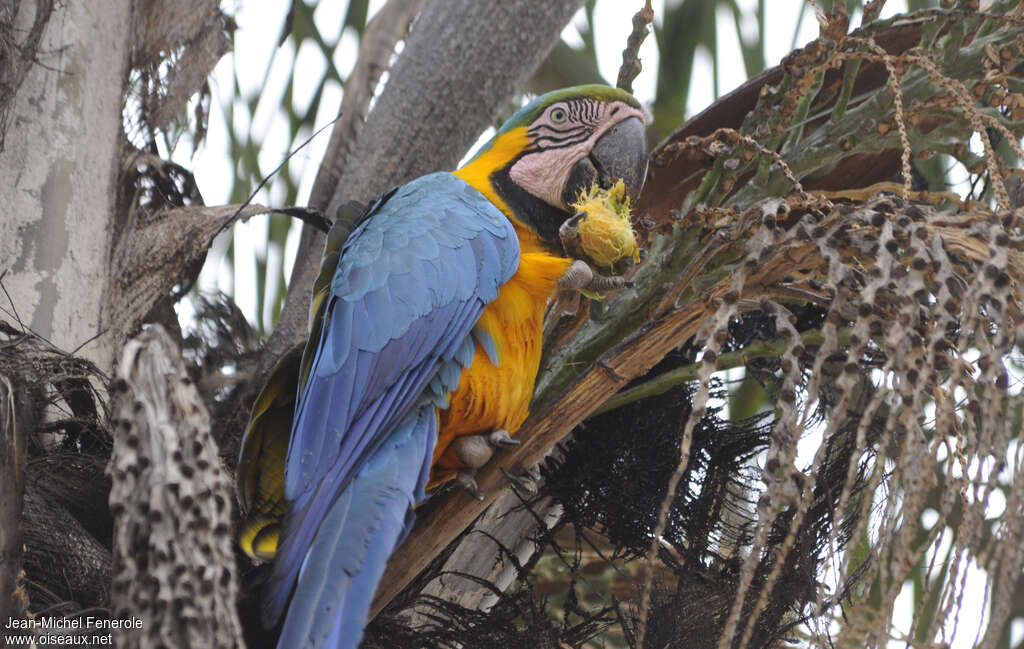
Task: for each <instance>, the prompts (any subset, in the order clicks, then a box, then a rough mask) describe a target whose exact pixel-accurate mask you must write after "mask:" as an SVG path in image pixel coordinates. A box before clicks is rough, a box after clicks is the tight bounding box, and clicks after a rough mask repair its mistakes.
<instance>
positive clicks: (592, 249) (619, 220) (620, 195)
mask: <svg viewBox="0 0 1024 649" xmlns="http://www.w3.org/2000/svg"><path fill="white" fill-rule="evenodd" d="M573 207H574V208H575V209H576V211H577V212H584V213H585V215H584V216H583V217H582V218H581V219H580V221H579V237H580V244H581V246H582V247H583V251H584V252H585V253H587V256H588V257H590V260H591V261H592V262H594V263H595V264H596V265H598V266H601V267H604V268H611V267H612V266H614V265H615V263H616V262H618V261H619V260H621V259H624V258H625V257H632V258H633V261H639V260H640V251H639V249H637V247H636V234H635V233H634V232H633V223H632V222H631V221H630V218H629V196H627V195H626V185H625V183H623V182H622V181H621V180H620V181H618V182H617V183H615V185H613V186H612V188H611V189H601V188H600V187H599V186H598V185H597V184H596V183H595V184H594V185H593V186H592V187H591V188H590V189H589V190H588V191H585V192H581V193H580V198H579V200H578V201H577V202H575V203H573Z"/></svg>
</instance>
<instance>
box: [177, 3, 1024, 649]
mask: <svg viewBox="0 0 1024 649" xmlns="http://www.w3.org/2000/svg"><path fill="white" fill-rule="evenodd" d="M667 1H668V2H673V0H667ZM676 1H677V0H676ZM665 2H666V0H654V2H653V6H654V9H655V22H656V23H659V22H660V17H661V14H662V10H663V8H664V5H665ZM236 4H237V6H236V7H235V11H234V15H235V20H236V22H237V23H238V31H237V32H236V33H235V43H236V49H235V54H234V55H235V57H237V59H238V60H239V61H242V62H244V64H240V65H239V68H238V76H239V79H238V82H239V86H240V88H241V89H242V91H243V93H245V94H246V95H247V96H255V95H256V94H257V93H259V92H262V93H263V97H264V99H266V101H262V102H260V103H259V104H258V107H257V109H256V111H255V114H254V115H252V116H249V115H248V111H247V109H245V107H244V105H242V104H239V105H237V106H236V119H237V120H238V121H237V123H236V124H235V129H236V132H238V133H245V132H247V131H249V130H250V129H251V130H252V132H255V133H259V134H262V136H263V144H262V147H261V151H260V155H259V161H260V168H261V171H262V173H263V174H264V175H266V174H268V173H269V172H270V171H272V170H273V169H274V168H275V167H277V165H279V164H280V163H281V161H282V160H283V159H284V158H285V157H286V156H287V155H288V153H289V150H288V147H289V145H290V141H289V138H288V130H287V122H286V120H285V118H284V117H283V116H281V115H279V114H277V113H276V112H275V111H274V109H275V107H276V106H277V105H278V104H279V100H280V97H281V95H282V93H283V91H284V85H285V82H286V79H287V75H288V73H289V71H290V68H291V61H292V59H293V58H295V57H296V53H295V52H294V51H292V49H293V48H292V44H291V42H290V41H289V42H286V43H285V45H284V46H282V47H281V48H279V49H274V48H273V44H275V43H277V41H278V37H279V35H280V30H281V24H282V21H283V17H284V15H285V13H286V11H287V9H288V5H289V0H258V1H256V0H250V1H249V2H245V1H242V0H237V3H236ZM383 4H384V0H371V3H370V13H371V15H372V14H373V13H375V12H376V11H377V10H378V9H379V8H380V7H381V6H382V5H383ZM739 4H740V6H741V7H742V8H743V9H744V10H748V11H752V10H753V8H754V7H755V6H756V4H757V0H739ZM768 4H769V6H770V7H771V11H770V12H769V15H768V17H767V21H766V22H767V24H766V32H767V34H766V38H765V54H766V62H767V65H768V66H769V67H770V66H774V65H776V64H778V62H779V61H780V60H781V58H782V57H783V56H784V55H786V54H788V53H789V51H790V49H791V44H792V43H793V32H794V29H795V27H796V25H797V16H798V15H799V10H800V1H799V0H771V2H769V3H768ZM346 5H347V3H346V2H344V1H342V0H336V1H331V0H324V1H323V2H321V4H320V6H319V7H318V9H317V10H316V13H315V21H316V23H317V27H318V28H319V29H320V31H321V32H322V33H323V34H324V37H325V38H326V39H327V40H328V41H329V42H330V41H331V40H332V39H337V38H338V37H339V33H338V32H339V31H340V26H341V23H342V20H343V18H344V12H345V9H346ZM641 5H642V2H641V1H640V0H635V1H625V0H599V2H598V3H597V8H596V12H595V17H594V22H595V24H594V30H595V38H596V41H597V43H598V44H599V48H598V67H599V69H600V71H601V73H602V75H603V76H604V77H605V79H607V80H610V81H614V79H615V77H616V75H617V72H618V67H619V63H620V62H621V51H622V48H623V47H624V44H625V42H626V37H627V35H628V34H629V32H630V31H631V28H632V25H631V19H632V16H633V14H634V13H635V12H636V11H637V10H638V9H639V8H640V6H641ZM719 11H720V12H721V15H720V16H719V20H718V25H719V31H718V34H717V40H718V51H717V52H715V53H711V52H707V51H700V52H699V53H698V56H697V59H696V61H695V64H694V70H693V80H692V83H691V90H690V96H689V102H688V105H687V117H689V116H692V115H693V114H696V113H697V112H699V111H700V110H702V109H703V108H704V107H706V106H707V105H709V104H710V103H711V102H712V101H714V99H715V97H714V96H713V83H712V65H711V60H712V59H711V57H712V56H713V55H714V56H716V57H717V58H718V61H719V65H718V75H719V78H718V87H719V89H720V92H721V93H723V94H724V93H727V92H729V91H730V90H732V89H733V88H735V87H737V86H739V85H740V84H742V83H743V82H744V81H745V80H746V74H745V71H744V67H743V61H742V57H741V55H740V49H739V43H738V40H737V37H736V34H735V31H734V30H733V28H732V27H731V24H732V17H731V15H730V14H729V13H728V11H727V10H726V9H724V8H720V9H719ZM903 11H906V2H905V0H890V1H889V2H887V3H886V5H885V10H884V12H883V14H882V15H883V17H888V16H891V15H894V14H896V13H900V12H903ZM583 21H584V18H583V14H582V11H581V13H580V14H579V15H577V17H576V19H574V21H573V22H574V23H582V22H583ZM859 21H860V18H859V16H855V17H854V18H853V21H852V24H855V25H856V24H859ZM744 29H749V30H751V31H753V30H754V29H756V25H754V24H751V25H746V26H744ZM817 31H818V26H817V22H816V21H815V19H814V15H813V12H811V11H809V10H808V11H807V13H806V14H805V16H804V20H803V22H802V24H801V28H800V31H799V33H798V34H797V37H796V43H797V46H802V45H804V44H806V43H807V42H809V41H810V40H812V39H813V38H815V37H816V36H817ZM563 36H564V38H565V39H566V41H567V42H569V43H570V44H575V43H579V42H580V37H579V33H578V31H577V30H576V28H575V27H574V25H573V24H570V25H569V26H568V27H567V28H566V30H565V32H564V33H563ZM340 38H341V46H340V47H339V49H338V54H337V55H336V57H335V61H334V63H335V65H336V66H337V67H338V69H339V70H341V71H342V73H343V74H344V73H347V71H348V70H350V69H351V67H352V65H353V64H354V61H355V56H356V51H357V47H358V41H357V38H356V36H355V34H354V33H352V32H351V30H349V32H346V33H345V34H340ZM640 56H641V59H642V61H643V63H644V64H645V66H644V70H643V72H641V73H640V76H639V77H638V78H637V80H636V82H635V83H634V90H635V94H636V96H637V98H638V99H640V101H641V102H644V103H645V104H649V103H650V102H651V101H652V100H653V99H654V93H655V74H654V73H655V70H656V69H657V61H658V52H657V46H656V44H655V40H654V38H653V36H651V37H648V39H647V40H646V41H645V43H644V45H643V47H642V48H641V50H640ZM272 57H273V60H274V65H273V67H272V68H271V72H270V74H269V75H267V77H266V78H264V73H265V70H266V69H267V64H268V62H269V61H270V60H271V58H272ZM297 60H298V69H300V70H302V71H304V72H305V74H299V75H298V76H297V78H296V81H295V89H294V94H293V102H294V105H295V106H296V107H297V108H299V109H305V108H306V106H307V105H308V103H309V101H310V99H311V97H312V94H313V92H314V90H315V84H316V83H317V80H318V79H319V78H320V76H321V75H322V73H323V70H324V67H325V64H324V62H323V61H322V59H321V56H320V53H319V51H316V50H314V49H312V48H311V49H309V50H302V51H299V52H298V53H297ZM233 83H234V82H233V79H232V61H231V59H230V58H225V59H224V60H223V61H221V63H220V64H219V65H218V66H217V68H216V70H215V72H214V75H213V80H212V83H211V87H212V88H213V93H214V101H213V111H212V115H211V118H210V125H209V132H208V135H207V139H206V142H205V143H204V144H203V146H202V147H201V148H200V150H199V151H198V152H197V153H196V154H195V157H194V158H193V159H191V160H187V159H186V160H180V162H182V164H184V165H185V166H186V167H189V166H191V168H193V169H194V171H195V178H196V182H197V183H198V185H199V188H200V191H201V192H202V194H203V197H204V198H205V200H206V202H207V204H210V205H217V204H222V203H225V202H226V201H227V200H228V195H227V192H228V188H229V187H230V184H231V178H232V169H231V161H230V160H229V158H228V155H227V151H228V139H227V124H226V123H225V114H224V111H223V109H222V108H223V106H224V105H226V104H227V102H229V101H231V99H232V96H233ZM341 97H342V89H341V88H340V87H339V86H337V85H336V84H332V85H330V86H329V87H328V88H327V89H326V91H325V93H324V95H323V98H322V101H321V104H320V106H319V108H318V110H317V118H316V124H317V127H318V128H319V127H320V126H322V125H325V124H327V123H329V122H330V121H331V120H332V119H333V118H334V117H335V116H336V115H337V112H338V109H339V107H340V105H341ZM329 138H330V129H329V128H328V129H326V130H324V132H323V133H321V134H320V135H319V136H318V137H317V138H315V139H314V140H313V142H312V143H311V144H310V145H308V146H307V147H306V148H305V149H303V150H302V151H301V152H299V153H298V154H297V155H296V156H294V157H293V158H292V160H291V161H290V162H289V165H290V166H291V170H292V172H293V175H295V176H296V177H301V178H302V181H301V184H300V195H299V201H298V203H299V204H300V205H305V204H306V201H307V199H308V196H309V192H310V189H311V187H312V183H313V178H314V175H315V172H316V169H317V167H318V165H319V163H320V161H321V159H322V158H323V155H324V151H325V149H326V146H327V142H328V140H329ZM266 194H267V192H263V194H262V195H260V196H257V198H256V201H257V202H262V203H265V204H270V205H278V206H280V205H281V204H282V202H283V196H278V195H274V194H273V193H271V194H270V195H269V196H268V195H266ZM266 231H267V219H266V217H256V218H253V219H252V220H250V221H249V222H247V223H245V224H239V225H237V226H236V227H235V228H234V230H233V233H227V234H226V235H222V238H221V239H219V240H218V241H217V243H216V244H215V246H214V249H213V250H211V253H210V255H209V261H208V262H207V265H206V267H205V268H204V271H203V273H202V274H201V276H200V289H201V290H203V291H213V290H218V289H219V290H223V291H225V292H227V293H231V294H233V295H234V296H235V301H236V302H237V304H238V305H239V307H240V308H241V309H242V311H243V313H245V314H246V316H247V317H248V318H249V319H250V320H255V318H256V317H257V314H256V313H255V295H254V292H253V290H252V289H250V288H248V287H251V286H254V285H255V277H256V261H255V256H254V254H255V255H260V256H264V255H265V256H267V257H268V261H269V262H270V263H271V264H273V263H274V262H275V261H276V260H278V259H279V258H280V255H282V254H283V255H284V256H285V258H286V262H287V269H288V272H290V268H291V263H292V262H293V261H294V255H295V249H296V248H297V244H298V241H297V239H298V236H297V235H298V228H293V234H292V236H291V237H290V238H289V243H288V246H287V249H286V250H285V251H280V250H267V249H266V243H265V242H266ZM228 237H233V241H234V244H235V248H236V255H235V264H234V269H233V270H234V273H233V281H232V273H229V272H222V271H225V270H228V269H227V267H226V265H225V264H226V262H225V261H224V253H225V252H226V250H227V247H228V244H229V239H228ZM253 253H254V254H253ZM286 275H287V272H286ZM190 311H191V309H190V307H189V306H188V305H187V304H183V306H182V308H181V309H180V310H179V314H180V315H181V317H182V318H183V319H184V320H190V318H191V313H190ZM260 316H261V317H263V318H264V321H265V322H266V321H269V313H264V314H260ZM807 442H808V443H806V444H801V447H802V448H807V449H809V452H810V453H811V454H813V452H814V450H816V448H817V446H818V443H817V442H816V441H815V440H810V439H808V440H807ZM806 454H807V453H804V455H806ZM806 459H808V460H809V457H808V458H806ZM972 571H973V572H974V574H973V575H971V576H970V577H969V579H970V581H971V582H972V583H974V584H975V587H974V588H972V589H971V590H973V591H974V592H976V593H978V601H979V602H980V601H981V599H980V597H981V594H982V593H983V590H982V589H983V585H984V582H985V580H984V577H983V574H981V573H980V571H979V570H978V569H977V568H973V569H972ZM913 604H914V603H913V601H912V592H911V590H910V589H909V588H905V589H904V592H903V593H902V594H901V595H900V597H899V599H898V600H897V607H896V620H895V621H894V624H895V626H896V627H897V628H898V629H901V630H905V628H906V626H907V624H906V621H907V620H909V619H910V617H911V615H912V611H913ZM981 622H982V611H981V607H980V606H979V607H977V609H976V610H974V609H972V608H971V606H970V605H966V606H965V607H964V609H963V610H962V611H961V613H960V616H959V630H960V632H959V633H957V635H956V637H955V638H954V642H953V649H966V647H970V646H972V645H973V639H974V638H973V635H974V634H973V631H974V630H975V629H977V628H978V627H979V625H980V623H981ZM1013 636H1014V638H1013V642H1012V644H1013V645H1015V644H1016V643H1017V642H1019V641H1020V639H1021V637H1024V622H1021V621H1018V622H1017V623H1015V624H1014V632H1013ZM890 646H891V647H893V648H895V647H897V646H905V645H903V644H902V643H896V642H895V641H894V642H893V643H891V644H890Z"/></svg>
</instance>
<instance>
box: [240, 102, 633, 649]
mask: <svg viewBox="0 0 1024 649" xmlns="http://www.w3.org/2000/svg"><path fill="white" fill-rule="evenodd" d="M646 169H647V141H646V136H645V127H644V114H643V111H642V110H641V108H640V105H639V104H638V103H637V101H636V100H635V99H634V98H633V97H632V96H631V95H629V94H628V93H626V92H624V91H621V90H617V89H614V88H610V87H607V86H598V85H590V86H578V87H574V88H567V89H564V90H559V91H555V92H552V93H549V94H546V95H543V96H541V97H538V98H537V99H535V100H534V101H532V102H531V103H529V104H528V105H527V106H525V107H523V108H522V109H521V110H519V111H518V112H517V113H516V114H515V115H513V116H512V118H511V119H509V120H508V122H506V123H505V124H504V125H503V126H502V127H501V129H500V130H499V131H498V132H497V133H496V135H495V136H494V138H493V139H492V140H491V141H490V142H489V143H488V144H486V145H485V146H484V147H483V148H482V149H481V150H480V151H479V152H478V153H477V154H476V156H475V157H474V158H473V159H472V160H470V161H469V162H468V163H467V164H466V165H465V166H463V167H462V168H460V169H459V170H457V171H455V172H453V173H434V174H430V175H427V176H423V177H421V178H419V179H417V180H414V181H412V182H410V183H408V184H406V185H403V186H401V187H399V188H397V189H393V190H391V191H390V192H388V193H386V194H385V195H384V196H382V197H381V198H380V199H378V200H377V202H376V203H374V204H373V205H372V206H371V207H370V208H369V209H368V210H367V211H366V213H365V214H364V219H363V221H362V223H361V224H360V225H359V226H358V227H357V228H356V229H355V230H354V231H353V232H352V234H351V235H350V236H349V237H348V238H347V240H345V241H344V245H343V246H342V245H341V243H340V242H341V239H342V236H341V235H340V234H337V233H332V235H330V236H329V237H328V243H327V249H326V252H325V255H324V259H323V261H322V264H321V271H320V276H319V278H318V279H317V282H316V284H315V286H314V298H313V304H312V307H311V335H310V338H309V341H308V343H307V345H306V348H305V350H304V351H303V352H302V353H301V354H300V353H299V352H298V351H293V352H291V353H290V354H289V355H286V356H285V357H284V358H283V359H282V361H281V362H280V364H279V366H278V368H277V369H276V370H275V371H274V373H273V375H272V378H271V380H270V381H268V384H267V386H266V387H265V388H264V390H263V392H262V393H261V394H260V396H259V397H258V398H257V401H256V404H255V406H254V408H253V414H252V417H251V419H250V424H249V427H248V429H247V431H246V436H245V438H244V440H243V447H242V452H241V457H240V461H239V467H238V483H239V498H240V502H241V505H242V511H243V515H244V516H245V519H246V522H245V523H244V524H243V527H242V531H241V534H240V543H241V545H242V547H243V549H244V550H245V551H246V552H247V553H248V554H249V555H250V556H252V557H253V558H257V559H263V560H267V559H270V558H272V559H273V562H274V564H273V570H272V573H271V576H270V578H269V580H268V582H267V583H266V585H265V590H264V599H263V604H264V605H263V618H264V622H265V624H267V625H269V626H273V625H274V624H277V623H278V622H279V621H280V620H281V618H282V616H283V624H282V627H281V636H280V639H279V641H278V647H281V648H282V649H293V648H299V647H317V648H318V647H332V648H333V647H337V648H344V649H354V648H355V647H357V645H358V644H359V641H360V639H361V637H362V630H363V626H364V624H365V622H366V618H367V614H368V611H369V608H370V604H371V600H372V598H373V595H374V591H375V589H376V587H377V582H378V581H379V580H380V578H381V575H382V574H383V572H384V567H385V563H386V562H387V559H388V557H389V556H390V555H391V553H392V551H393V550H394V548H395V547H396V545H397V544H398V543H399V541H400V539H401V538H402V537H403V535H404V533H405V532H406V531H407V530H408V529H409V527H410V526H411V524H412V521H413V507H414V506H415V505H416V503H417V502H419V501H420V500H422V499H423V498H424V497H425V490H426V489H428V488H432V487H433V486H436V485H437V484H439V483H440V482H443V481H445V480H448V479H451V478H459V479H460V481H461V482H462V483H463V484H464V485H465V486H466V487H467V488H468V489H470V491H471V492H472V491H473V490H474V489H475V482H474V481H473V471H474V470H475V469H476V468H477V467H479V466H482V465H483V464H484V463H485V462H486V461H487V460H489V458H490V456H491V455H492V453H493V449H494V448H496V447H500V446H502V445H506V444H514V443H516V442H514V441H513V440H512V438H511V437H510V433H515V432H516V431H517V430H518V429H519V427H520V425H522V423H523V420H525V419H526V416H527V409H528V406H529V403H530V399H531V397H532V395H533V388H534V381H535V379H536V375H537V369H538V366H539V364H540V355H541V330H542V321H543V317H544V310H545V306H546V304H547V301H548V298H549V297H550V296H551V295H552V293H553V292H554V291H555V289H556V286H558V283H559V280H560V278H563V276H565V275H566V271H567V269H569V267H570V264H572V263H573V260H571V259H568V258H566V257H565V256H564V253H563V252H562V250H561V248H560V242H559V228H560V227H561V226H562V224H563V223H564V222H565V221H566V220H567V219H569V218H570V217H571V216H572V208H571V207H570V205H571V204H572V203H573V202H574V201H576V200H577V198H578V197H579V195H580V193H581V192H582V191H583V190H585V189H588V188H590V187H591V186H592V185H593V184H595V183H597V184H600V185H601V186H603V187H605V188H608V187H610V186H611V185H612V184H613V183H614V182H615V181H616V180H618V179H622V180H624V181H625V184H626V186H627V189H628V191H629V192H630V193H631V195H632V196H634V197H635V196H636V194H637V193H638V192H639V190H640V187H641V186H642V184H643V181H644V178H645V175H646ZM574 287H577V288H582V286H579V285H575V286H574ZM296 386H300V389H298V390H296ZM293 410H294V414H293ZM289 422H290V425H289ZM289 433H290V434H289Z"/></svg>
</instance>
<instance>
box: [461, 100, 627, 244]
mask: <svg viewBox="0 0 1024 649" xmlns="http://www.w3.org/2000/svg"><path fill="white" fill-rule="evenodd" d="M456 175H458V176H459V177H460V178H462V179H463V180H465V181H466V182H468V183H469V184H471V185H473V186H474V187H476V189H478V190H479V191H481V192H482V193H483V194H484V195H485V196H487V197H488V198H489V199H490V200H491V201H492V202H493V203H494V204H495V205H497V206H498V207H499V208H501V210H502V211H503V212H505V214H506V215H507V216H508V217H509V218H510V219H511V220H512V223H513V225H515V227H516V230H517V231H518V232H519V234H520V240H521V241H520V242H521V245H524V246H525V247H526V248H531V247H538V248H547V249H552V250H554V249H558V248H559V238H558V229H559V227H560V226H561V225H562V223H563V222H565V220H566V219H569V218H571V217H572V215H573V208H572V207H571V205H572V203H574V202H576V201H577V200H578V198H579V195H580V193H581V192H582V191H584V190H587V189H589V188H590V187H591V186H592V185H593V184H594V183H595V182H597V183H598V184H599V185H600V186H601V187H604V188H606V189H608V188H610V187H611V186H612V185H613V184H615V182H616V181H617V180H619V179H622V180H623V181H624V182H625V185H626V190H627V192H628V193H629V195H630V197H631V198H633V199H635V198H636V197H637V195H638V194H639V193H640V189H641V188H642V187H643V184H644V179H645V178H646V175H647V135H646V130H645V118H644V113H643V110H642V109H641V108H640V104H639V102H637V100H636V99H635V98H634V97H633V96H632V95H630V94H629V93H627V92H625V91H623V90H619V89H617V88H611V87H609V86H603V85H587V86H575V87H572V88H564V89H562V90H555V91H554V92H549V93H548V94H546V95H542V96H540V97H537V98H536V99H534V100H533V101H531V102H530V103H529V104H527V105H526V106H524V107H523V108H521V109H519V111H517V112H516V114H515V115H513V116H512V117H511V118H510V119H509V120H508V121H507V122H505V124H503V125H502V127H501V128H500V129H499V130H498V132H497V133H496V134H495V135H494V137H493V138H492V139H491V141H490V142H488V143H487V144H486V145H484V146H483V147H482V148H481V149H480V151H479V152H478V153H477V154H476V155H475V156H474V157H473V159H472V160H470V161H469V162H468V163H467V164H466V165H465V166H463V167H462V168H461V169H459V170H458V171H457V172H456Z"/></svg>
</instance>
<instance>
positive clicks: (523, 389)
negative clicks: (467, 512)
mask: <svg viewBox="0 0 1024 649" xmlns="http://www.w3.org/2000/svg"><path fill="white" fill-rule="evenodd" d="M571 261H572V260H570V259H566V258H564V257H558V256H556V255H552V254H550V253H547V252H526V253H523V254H522V255H521V257H520V260H519V269H518V271H516V274H515V275H513V276H512V279H510V280H509V281H508V282H507V283H506V284H505V285H504V286H502V287H501V290H500V291H499V292H498V298H497V299H496V300H494V301H493V302H491V303H490V304H488V305H487V307H486V308H485V309H484V312H483V314H482V315H481V316H480V320H479V321H478V322H477V326H479V327H482V328H483V329H484V330H485V331H487V333H488V334H490V336H491V337H492V338H493V339H494V343H495V345H496V346H497V348H498V353H499V354H500V356H501V363H500V365H497V366H496V365H494V364H493V363H491V359H490V358H489V357H488V356H487V353H486V352H485V351H484V350H483V348H482V347H480V346H479V345H477V348H476V351H475V354H474V356H473V365H472V366H471V367H470V368H469V369H468V370H464V371H463V372H462V377H461V378H460V379H459V386H458V388H457V389H456V390H455V392H453V393H452V398H451V405H450V406H449V407H448V409H447V410H442V411H441V412H440V416H441V420H440V421H441V429H440V433H439V435H438V440H437V445H436V446H435V447H434V471H433V474H432V475H431V482H430V484H429V485H428V487H427V488H428V489H433V488H434V487H436V486H437V485H438V484H440V483H441V482H444V481H445V480H448V479H451V478H452V477H454V476H455V473H456V471H457V470H458V469H459V468H460V466H461V463H460V462H459V461H458V459H457V458H456V457H455V453H454V452H453V451H452V450H451V449H449V446H450V445H451V443H452V442H453V441H454V440H455V438H456V437H459V436H461V435H474V434H477V433H484V432H490V431H492V430H496V429H498V428H504V429H505V430H507V431H508V432H509V433H513V434H514V433H515V432H516V431H517V430H519V427H520V426H522V425H523V421H524V420H525V419H526V416H527V414H529V407H530V400H531V399H532V398H533V385H534V381H535V379H536V377H537V369H538V368H539V367H540V354H541V343H542V340H541V334H542V329H543V322H544V309H545V307H546V306H547V301H548V298H549V297H550V296H551V294H552V293H553V292H554V290H555V282H556V281H558V278H559V277H561V276H562V275H563V274H564V273H565V271H566V269H567V268H568V267H569V264H570V263H571Z"/></svg>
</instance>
